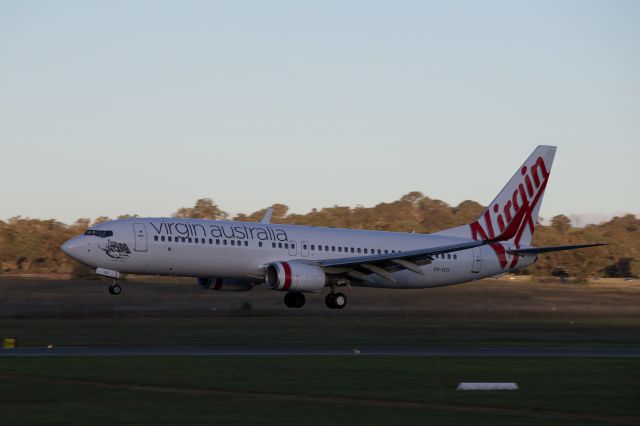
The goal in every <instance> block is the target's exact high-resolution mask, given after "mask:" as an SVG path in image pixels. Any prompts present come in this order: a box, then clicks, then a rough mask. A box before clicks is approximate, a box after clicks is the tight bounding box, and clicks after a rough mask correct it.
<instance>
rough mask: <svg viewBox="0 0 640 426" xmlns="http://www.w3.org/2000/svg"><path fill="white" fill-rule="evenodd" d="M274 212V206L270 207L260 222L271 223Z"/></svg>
mask: <svg viewBox="0 0 640 426" xmlns="http://www.w3.org/2000/svg"><path fill="white" fill-rule="evenodd" d="M272 214H273V207H269V208H268V209H267V211H266V212H264V216H262V220H260V223H265V224H267V223H269V222H271V215H272Z"/></svg>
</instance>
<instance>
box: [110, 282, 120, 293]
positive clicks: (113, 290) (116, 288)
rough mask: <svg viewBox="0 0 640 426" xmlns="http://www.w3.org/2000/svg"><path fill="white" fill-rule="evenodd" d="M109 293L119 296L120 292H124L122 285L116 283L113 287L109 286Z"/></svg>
mask: <svg viewBox="0 0 640 426" xmlns="http://www.w3.org/2000/svg"><path fill="white" fill-rule="evenodd" d="M109 293H111V294H113V295H114V296H117V295H119V294H120V293H122V287H120V286H119V285H118V284H114V285H112V286H111V287H109Z"/></svg>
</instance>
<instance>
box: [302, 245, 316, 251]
mask: <svg viewBox="0 0 640 426" xmlns="http://www.w3.org/2000/svg"><path fill="white" fill-rule="evenodd" d="M305 248H306V247H305ZM315 249H316V246H314V245H313V244H311V250H315Z"/></svg>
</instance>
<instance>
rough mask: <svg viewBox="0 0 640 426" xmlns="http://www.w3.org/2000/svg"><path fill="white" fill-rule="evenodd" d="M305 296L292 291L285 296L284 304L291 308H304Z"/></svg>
mask: <svg viewBox="0 0 640 426" xmlns="http://www.w3.org/2000/svg"><path fill="white" fill-rule="evenodd" d="M304 302H305V297H304V294H302V293H300V292H299V291H290V292H289V293H287V294H285V295H284V304H285V305H287V307H289V308H302V307H303V306H304Z"/></svg>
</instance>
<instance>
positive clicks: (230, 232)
mask: <svg viewBox="0 0 640 426" xmlns="http://www.w3.org/2000/svg"><path fill="white" fill-rule="evenodd" d="M91 229H92V230H95V235H81V236H78V237H75V238H73V239H72V240H70V241H68V242H67V243H65V246H64V247H63V248H64V250H65V252H67V253H68V254H70V255H71V256H72V257H74V258H75V259H77V260H79V261H81V262H83V263H85V264H86V265H88V266H91V267H94V268H104V269H107V270H111V271H117V272H120V273H135V274H157V275H177V276H193V277H215V278H223V279H235V280H246V281H251V282H254V283H260V282H263V281H264V273H265V272H264V271H265V266H266V265H267V264H269V263H271V262H276V261H305V262H311V263H313V262H316V261H321V260H325V259H333V258H349V257H361V256H367V255H373V254H386V253H394V252H398V251H400V252H405V251H410V250H417V249H424V248H430V247H437V246H444V245H450V244H456V243H458V242H463V241H468V240H466V239H462V238H457V237H452V236H444V235H437V234H432V235H424V234H413V233H399V232H383V231H367V230H356V229H334V228H319V227H308V226H294V225H274V224H263V223H250V222H234V221H217V220H216V221H212V220H198V219H176V218H153V219H152V218H134V219H123V220H115V221H111V222H106V223H103V224H99V225H96V226H94V227H92V228H91ZM505 244H506V243H505ZM505 248H508V247H505ZM509 260H511V257H510V256H509ZM534 261H535V256H524V257H522V256H521V257H520V259H519V260H518V262H517V266H516V267H513V268H512V267H511V266H508V267H506V268H504V267H502V266H501V264H500V262H499V261H498V258H497V256H496V254H495V252H494V250H493V248H492V247H491V246H490V245H485V246H482V247H476V248H474V249H469V250H462V251H457V252H453V253H447V254H443V255H438V256H435V257H434V258H433V260H432V262H431V263H429V264H426V265H422V266H421V267H420V268H421V271H422V272H423V274H418V273H415V272H413V271H409V270H402V271H398V272H394V273H393V276H394V278H395V282H394V281H390V280H388V279H385V278H383V277H381V276H378V275H372V276H371V278H372V281H373V282H367V281H361V282H354V283H352V285H356V286H365V287H384V288H426V287H437V286H444V285H451V284H458V283H463V282H467V281H471V280H477V279H480V278H484V277H489V276H493V275H497V274H502V273H505V272H509V271H511V270H514V269H519V268H522V267H524V266H527V265H529V264H531V263H533V262H534ZM508 264H509V265H511V262H510V261H509V262H508Z"/></svg>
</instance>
